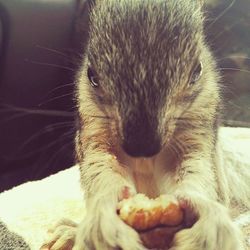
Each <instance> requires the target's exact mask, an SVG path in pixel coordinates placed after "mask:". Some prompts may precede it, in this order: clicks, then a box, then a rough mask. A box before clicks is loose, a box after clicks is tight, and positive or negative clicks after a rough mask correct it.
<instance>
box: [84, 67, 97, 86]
mask: <svg viewBox="0 0 250 250" xmlns="http://www.w3.org/2000/svg"><path fill="white" fill-rule="evenodd" d="M87 75H88V78H89V81H90V84H91V86H92V87H94V88H97V87H98V86H99V79H98V76H97V74H96V72H95V71H94V69H92V68H91V67H88V72H87Z"/></svg>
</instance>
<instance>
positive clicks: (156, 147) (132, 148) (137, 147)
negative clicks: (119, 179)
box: [122, 140, 161, 157]
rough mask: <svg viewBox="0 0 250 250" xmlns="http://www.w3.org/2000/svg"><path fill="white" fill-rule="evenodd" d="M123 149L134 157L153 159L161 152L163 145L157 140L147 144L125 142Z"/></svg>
mask: <svg viewBox="0 0 250 250" xmlns="http://www.w3.org/2000/svg"><path fill="white" fill-rule="evenodd" d="M122 148H123V150H124V151H125V152H126V153H127V154H128V155H130V156H132V157H152V156H154V155H156V154H157V153H159V152H160V150H161V144H160V142H159V141H157V140H156V141H151V142H147V143H145V142H144V143H143V142H141V141H129V142H127V141H125V142H124V143H123V145H122Z"/></svg>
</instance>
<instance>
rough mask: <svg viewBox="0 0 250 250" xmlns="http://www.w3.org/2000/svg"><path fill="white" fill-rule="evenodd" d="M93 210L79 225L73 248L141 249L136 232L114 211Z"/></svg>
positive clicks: (88, 249) (89, 249)
mask: <svg viewBox="0 0 250 250" xmlns="http://www.w3.org/2000/svg"><path fill="white" fill-rule="evenodd" d="M111 210H112V209H110V210H106V211H105V210H102V211H98V209H96V211H93V215H92V216H90V217H88V218H86V219H85V220H84V221H83V222H82V223H81V224H80V226H79V229H78V232H77V237H76V241H75V245H74V247H73V250H93V249H95V250H114V249H122V250H143V249H145V248H144V247H143V246H142V244H141V241H140V238H139V235H138V233H137V232H136V231H135V230H133V229H132V228H131V227H129V226H128V225H126V224H125V223H124V222H123V221H122V220H121V219H120V218H119V217H118V215H117V214H116V212H115V211H111Z"/></svg>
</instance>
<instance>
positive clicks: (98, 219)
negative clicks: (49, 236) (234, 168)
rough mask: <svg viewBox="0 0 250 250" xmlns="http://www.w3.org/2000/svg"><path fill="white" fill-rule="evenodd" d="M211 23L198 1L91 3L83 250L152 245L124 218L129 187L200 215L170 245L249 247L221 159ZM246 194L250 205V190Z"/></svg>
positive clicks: (79, 140)
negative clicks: (233, 211)
mask: <svg viewBox="0 0 250 250" xmlns="http://www.w3.org/2000/svg"><path fill="white" fill-rule="evenodd" d="M203 29H204V14H203V3H202V1H198V0H179V1H176V0H167V1H166V0H155V1H153V0H97V1H95V3H93V4H92V5H91V13H90V30H89V39H88V44H87V47H86V51H85V55H84V58H83V61H82V66H81V68H80V70H79V72H78V76H77V90H76V99H77V107H78V116H79V121H78V126H79V129H78V131H77V134H76V139H75V142H76V152H77V159H78V163H79V166H80V173H81V185H82V187H83V189H84V192H85V199H86V209H87V216H86V218H85V219H84V221H82V222H81V223H80V225H78V228H77V230H76V233H75V234H76V236H74V237H75V239H74V242H75V243H74V247H73V249H74V250H92V249H96V250H114V249H123V250H141V249H145V247H144V246H143V245H142V244H141V241H140V238H139V236H138V233H137V232H136V231H135V230H133V229H132V228H130V227H129V226H127V225H126V224H125V223H124V222H122V221H121V220H120V219H119V217H118V216H117V214H116V206H117V203H118V201H119V200H120V199H122V198H123V190H124V189H126V190H129V191H128V192H129V194H130V195H133V194H136V193H144V194H146V195H147V196H148V197H152V198H154V197H157V196H159V195H161V194H171V195H174V196H175V197H176V198H177V199H178V200H179V202H180V204H182V206H183V209H185V211H186V219H187V220H188V219H190V218H195V222H194V224H193V226H192V227H190V228H188V229H185V230H181V231H179V232H178V233H176V235H175V237H174V240H173V245H172V247H171V248H170V249H171V250H218V249H219V250H243V249H244V247H243V239H242V235H241V231H240V229H239V228H238V227H237V226H236V225H235V224H234V223H233V221H232V219H231V218H230V215H229V211H228V207H229V204H230V202H231V199H232V197H231V196H232V193H231V192H230V187H229V186H230V185H231V184H229V183H228V182H227V180H226V179H225V178H226V177H225V176H223V173H224V172H225V171H226V170H225V168H226V166H223V164H219V163H220V153H219V152H220V150H219V149H218V147H219V144H218V140H217V133H218V128H219V125H220V123H219V115H220V107H221V99H222V98H221V87H220V82H221V77H220V74H219V71H218V70H217V66H216V60H215V59H214V56H213V54H212V52H211V51H210V49H209V47H208V45H207V42H206V38H205V35H204V31H203ZM246 192H247V190H245V193H246ZM237 195H238V196H239V197H238V199H239V200H242V201H243V203H245V205H249V203H248V202H249V200H248V198H249V195H248V196H247V195H246V196H245V198H244V197H243V198H242V197H240V193H239V194H237ZM58 238H59V237H57V239H58ZM52 242H55V240H54V241H53V240H52ZM52 245H53V244H51V246H52ZM59 245H60V244H59ZM51 249H52V248H51ZM53 249H57V248H56V247H55V246H54V248H53ZM58 249H60V248H58Z"/></svg>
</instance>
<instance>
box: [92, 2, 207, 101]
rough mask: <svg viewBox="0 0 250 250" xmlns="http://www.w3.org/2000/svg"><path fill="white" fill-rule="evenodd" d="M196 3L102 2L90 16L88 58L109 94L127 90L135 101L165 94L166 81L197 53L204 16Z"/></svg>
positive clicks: (177, 73)
mask: <svg viewBox="0 0 250 250" xmlns="http://www.w3.org/2000/svg"><path fill="white" fill-rule="evenodd" d="M187 2H188V3H187ZM196 2H197V1H195V0H193V1H192V0H190V1H183V0H179V1H176V0H168V1H166V0H164V1H163V0H120V1H119V0H109V1H108V0H102V1H100V5H99V6H97V8H96V9H95V10H94V12H93V14H92V16H91V31H90V32H91V33H90V42H89V52H88V53H89V55H88V56H89V59H90V61H91V63H92V64H93V65H94V67H96V70H97V71H98V73H99V74H100V75H101V77H102V78H106V79H105V82H106V83H108V82H110V84H108V85H109V86H108V87H109V88H112V89H111V91H110V92H111V93H115V94H117V95H120V93H121V90H122V89H123V90H124V91H126V93H127V94H128V96H131V97H132V96H133V97H134V100H135V99H138V98H139V97H140V98H143V97H145V95H154V97H155V98H157V95H158V97H160V95H163V96H165V94H164V91H167V85H168V83H169V82H170V81H171V80H172V82H174V81H178V79H176V76H178V77H180V75H181V74H184V73H185V71H186V69H187V67H188V65H190V64H191V63H190V60H194V58H195V57H196V56H197V54H198V50H197V48H198V46H197V44H198V41H199V39H200V36H201V34H202V17H201V12H200V9H199V8H198V6H199V5H198V4H195V3H196ZM195 8H197V11H194V10H195ZM112 82H113V83H115V85H114V84H112ZM139 85H140V86H139ZM117 87H119V88H117ZM137 87H138V88H137ZM144 87H145V88H144ZM117 89H119V93H117ZM144 90H145V91H144ZM124 98H127V97H126V96H124ZM151 99H152V98H151Z"/></svg>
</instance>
